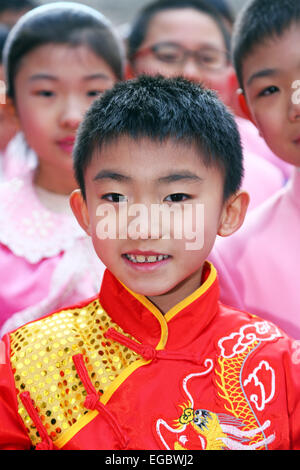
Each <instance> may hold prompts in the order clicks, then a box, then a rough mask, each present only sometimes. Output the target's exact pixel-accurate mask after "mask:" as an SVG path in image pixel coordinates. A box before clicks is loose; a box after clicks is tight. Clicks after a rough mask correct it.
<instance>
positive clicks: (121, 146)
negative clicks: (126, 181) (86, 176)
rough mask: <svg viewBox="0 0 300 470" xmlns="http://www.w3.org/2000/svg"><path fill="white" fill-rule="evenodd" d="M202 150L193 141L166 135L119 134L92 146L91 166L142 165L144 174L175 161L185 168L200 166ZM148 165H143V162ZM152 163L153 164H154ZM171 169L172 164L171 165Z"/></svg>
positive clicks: (167, 166)
mask: <svg viewBox="0 0 300 470" xmlns="http://www.w3.org/2000/svg"><path fill="white" fill-rule="evenodd" d="M204 161H205V155H204V152H203V151H202V150H201V148H199V146H197V145H196V143H193V142H186V141H184V140H180V139H176V138H172V137H167V138H165V139H163V140H162V139H158V138H150V137H135V138H134V137H131V136H128V135H122V136H119V137H116V138H114V139H110V140H109V141H107V142H105V143H103V144H102V145H101V147H100V148H99V147H97V146H96V147H95V148H94V151H93V153H92V160H91V164H92V165H93V167H94V169H96V168H103V167H107V166H109V165H115V166H116V167H119V168H121V167H122V168H123V169H127V170H128V171H129V170H131V171H133V172H134V171H135V169H138V168H140V167H142V168H144V171H145V174H147V173H148V174H150V173H152V174H154V173H157V174H159V172H160V171H165V170H166V169H168V168H170V169H171V168H173V165H174V164H176V165H177V166H180V167H185V168H187V169H188V168H194V169H195V168H197V167H199V168H201V166H203V165H204ZM146 163H148V165H147V166H146V167H145V166H143V165H145V164H146ZM154 165H155V166H154ZM173 169H174V168H173Z"/></svg>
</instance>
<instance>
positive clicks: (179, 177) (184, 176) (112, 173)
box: [93, 170, 203, 183]
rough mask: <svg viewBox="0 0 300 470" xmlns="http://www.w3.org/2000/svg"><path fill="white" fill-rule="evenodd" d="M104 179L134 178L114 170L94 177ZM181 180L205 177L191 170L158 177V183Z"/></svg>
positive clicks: (199, 179) (120, 179)
mask: <svg viewBox="0 0 300 470" xmlns="http://www.w3.org/2000/svg"><path fill="white" fill-rule="evenodd" d="M104 179H112V180H114V181H120V182H130V181H132V178H131V177H130V176H127V175H123V174H121V173H117V172H116V171H114V170H101V171H99V173H97V175H96V176H95V177H94V178H93V181H99V180H104ZM181 180H188V181H203V178H200V176H197V175H195V174H194V173H191V172H190V171H188V170H187V171H183V172H181V173H178V172H176V173H170V174H169V175H166V176H161V177H160V178H158V179H157V182H158V183H174V182H175V181H181Z"/></svg>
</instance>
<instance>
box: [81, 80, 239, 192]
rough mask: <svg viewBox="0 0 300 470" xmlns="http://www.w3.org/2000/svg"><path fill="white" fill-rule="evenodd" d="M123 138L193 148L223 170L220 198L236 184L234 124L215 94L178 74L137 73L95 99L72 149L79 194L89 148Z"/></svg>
mask: <svg viewBox="0 0 300 470" xmlns="http://www.w3.org/2000/svg"><path fill="white" fill-rule="evenodd" d="M123 136H127V137H129V138H131V139H134V140H137V139H141V138H148V139H150V140H153V141H156V142H158V143H162V142H164V141H166V140H167V139H172V140H174V141H176V142H180V143H183V144H186V145H189V146H195V147H196V148H197V149H198V150H199V152H201V155H202V158H203V155H204V163H205V164H206V165H207V166H216V167H218V168H220V171H222V172H223V174H224V193H223V194H224V199H225V200H226V199H227V198H228V197H229V196H230V195H231V194H234V193H235V192H236V191H237V190H238V189H239V187H240V184H241V180H242V176H243V156H242V148H241V142H240V135H239V132H238V129H237V125H236V123H235V120H234V118H233V116H232V115H231V113H230V112H229V111H228V109H227V108H226V107H225V105H224V104H223V103H222V102H221V101H220V100H219V99H218V98H217V95H216V94H215V93H214V92H213V91H211V90H208V89H204V88H203V87H202V86H201V85H198V84H195V83H192V82H190V81H188V80H185V79H183V78H163V77H150V76H140V77H139V78H138V79H135V80H129V81H125V82H123V83H118V84H117V85H115V86H114V87H113V88H112V89H111V90H108V91H106V92H105V94H104V95H103V96H102V97H101V98H98V99H97V100H95V101H94V103H93V104H92V106H91V107H90V109H89V110H88V112H87V114H86V116H85V118H84V120H83V122H82V123H81V125H80V127H79V130H78V133H77V139H76V144H75V148H74V153H73V155H74V170H75V176H76V178H77V181H78V184H79V187H80V189H81V191H82V194H83V197H84V198H85V197H86V193H85V183H84V175H85V171H86V169H87V167H88V166H89V164H90V162H91V160H92V158H93V154H94V151H99V152H100V153H101V148H102V146H103V145H105V144H109V143H110V142H112V141H114V140H117V139H118V138H121V137H123ZM100 158H101V155H100ZM183 158H184V157H183ZM212 190H213V189H212Z"/></svg>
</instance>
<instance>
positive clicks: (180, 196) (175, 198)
mask: <svg viewBox="0 0 300 470" xmlns="http://www.w3.org/2000/svg"><path fill="white" fill-rule="evenodd" d="M187 199H190V196H188V195H187V194H184V193H174V194H170V195H169V196H167V197H166V198H165V201H168V202H182V201H185V200H187Z"/></svg>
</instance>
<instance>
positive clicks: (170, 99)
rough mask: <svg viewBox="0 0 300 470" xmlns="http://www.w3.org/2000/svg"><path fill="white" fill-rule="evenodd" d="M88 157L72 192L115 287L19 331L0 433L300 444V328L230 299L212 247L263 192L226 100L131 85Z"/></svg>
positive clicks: (89, 143) (141, 442)
mask: <svg viewBox="0 0 300 470" xmlns="http://www.w3.org/2000/svg"><path fill="white" fill-rule="evenodd" d="M74 167H75V172H76V177H77V180H78V183H79V186H80V190H76V191H75V192H74V193H73V194H72V196H71V206H72V209H73V212H74V214H75V216H76V217H77V219H78V222H79V224H80V225H81V226H82V227H83V228H84V230H86V232H87V233H88V234H89V235H90V236H91V237H92V240H93V244H94V247H95V251H96V253H97V255H98V256H99V257H100V258H101V260H102V261H103V262H104V263H105V265H106V266H107V270H106V272H105V275H104V279H103V282H102V285H101V289H100V293H99V296H97V297H95V298H92V299H89V300H87V301H86V302H84V303H82V304H81V305H76V306H72V307H70V308H68V309H64V310H61V311H58V312H54V313H52V314H51V315H48V316H46V317H44V318H42V319H40V320H38V321H35V322H32V323H29V324H27V325H25V326H23V327H21V328H19V329H17V330H16V331H14V332H12V333H10V334H8V335H6V336H5V337H4V339H3V341H4V343H5V346H6V348H5V349H6V353H5V358H4V360H3V361H2V362H4V364H2V365H1V369H0V422H1V428H0V447H1V448H3V449H29V448H31V447H32V446H33V447H35V448H37V449H127V450H129V449H135V450H137V449H151V450H152V449H168V450H169V449H173V450H174V449H175V450H181V449H207V450H210V449H218V450H219V449H239V450H240V449H243V450H248V449H299V448H300V419H299V418H300V400H299V398H300V360H299V348H297V343H295V342H293V341H292V340H290V339H289V338H288V337H287V336H286V335H285V334H284V333H282V332H281V331H280V330H279V329H278V328H277V327H276V326H275V325H273V324H271V323H268V322H266V321H263V320H261V319H260V318H258V317H254V316H252V315H251V314H248V313H244V312H240V311H238V310H236V309H232V308H230V307H227V306H224V305H222V304H220V303H219V289H218V280H217V274H216V271H215V269H214V267H213V266H212V265H211V264H210V263H208V262H206V259H207V257H208V255H209V253H210V251H211V249H212V246H213V244H214V241H215V238H216V235H217V234H219V235H221V236H228V235H230V234H231V233H233V232H234V231H235V230H237V229H238V228H239V227H240V225H241V224H242V222H243V218H244V215H245V212H246V209H247V205H248V195H247V194H246V193H245V192H243V191H240V190H239V186H240V182H241V177H242V151H241V146H240V140H239V135H238V131H237V128H236V125H235V123H234V119H233V117H232V116H231V115H230V114H229V112H228V111H227V109H226V108H225V107H224V105H223V104H222V103H221V102H220V101H219V100H218V99H217V98H216V96H215V95H214V93H213V92H211V91H210V90H204V89H202V88H201V87H200V86H198V85H196V84H192V83H190V82H187V81H185V80H184V79H164V78H159V77H158V78H153V77H147V78H146V77H141V78H139V79H138V80H136V81H129V82H125V83H121V84H118V85H116V86H115V87H114V88H113V89H112V90H111V91H108V92H107V93H105V95H104V96H103V97H102V98H101V99H99V100H97V101H96V102H95V103H94V104H93V105H92V106H91V108H90V110H89V111H88V113H87V115H86V118H85V120H84V122H83V124H82V126H81V128H80V130H79V133H78V136H77V143H76V147H75V151H74ZM158 208H159V209H160V210H161V211H162V212H161V213H160V214H158V215H163V217H160V218H159V217H157V213H155V211H154V209H156V210H157V209H158ZM137 214H138V217H135V216H136V215H137ZM155 214H156V216H155ZM167 215H169V216H170V221H171V223H170V224H167V223H166V221H167ZM182 215H183V218H182V219H180V216H182ZM203 215H204V217H203ZM137 219H138V220H137ZM203 221H204V224H203ZM182 227H183V231H182V233H181V236H179V232H180V230H179V229H180V228H182Z"/></svg>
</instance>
